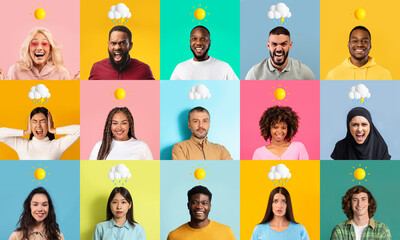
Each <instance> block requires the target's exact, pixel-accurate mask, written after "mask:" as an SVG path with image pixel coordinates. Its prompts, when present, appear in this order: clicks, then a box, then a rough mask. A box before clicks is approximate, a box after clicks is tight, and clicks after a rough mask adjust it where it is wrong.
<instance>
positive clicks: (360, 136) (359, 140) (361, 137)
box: [356, 133, 365, 142]
mask: <svg viewBox="0 0 400 240" xmlns="http://www.w3.org/2000/svg"><path fill="white" fill-rule="evenodd" d="M364 136H365V133H357V134H356V139H357V142H361V141H362V140H363V139H364Z"/></svg>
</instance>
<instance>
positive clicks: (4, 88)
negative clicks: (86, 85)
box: [0, 80, 80, 160]
mask: <svg viewBox="0 0 400 240" xmlns="http://www.w3.org/2000/svg"><path fill="white" fill-rule="evenodd" d="M38 84H44V85H46V87H47V88H48V89H49V91H50V94H51V97H50V98H49V99H48V101H47V102H46V104H45V105H42V104H40V105H39V103H38V104H36V105H35V104H34V103H33V101H32V100H31V99H30V98H29V97H28V93H29V92H30V90H31V87H33V86H37V85H38ZM79 89H80V87H79V81H51V80H48V81H22V80H19V81H1V82H0V95H1V96H2V99H3V100H2V104H1V106H2V118H1V121H0V127H7V128H14V129H22V130H26V129H27V126H28V117H29V114H30V113H31V111H32V110H33V109H34V108H36V107H45V108H47V109H48V110H49V111H50V112H51V115H52V116H53V121H54V126H55V127H56V128H57V127H64V126H68V125H73V124H79V121H80V119H79V103H80V100H79V99H80V98H79V97H80V95H79ZM62 136H64V135H56V139H58V138H60V137H62ZM26 138H27V139H29V137H28V136H26ZM0 159H1V160H15V159H18V155H17V153H16V152H15V151H14V150H13V149H12V148H10V147H8V146H7V145H5V144H4V143H0ZM61 159H62V160H65V159H68V160H79V140H78V141H76V142H75V143H74V144H72V146H71V147H69V148H68V149H67V150H66V151H65V152H64V154H63V155H62V157H61Z"/></svg>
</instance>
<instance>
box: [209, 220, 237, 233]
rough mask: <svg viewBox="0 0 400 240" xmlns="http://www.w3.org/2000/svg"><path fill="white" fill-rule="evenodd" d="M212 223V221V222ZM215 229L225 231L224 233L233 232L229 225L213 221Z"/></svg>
mask: <svg viewBox="0 0 400 240" xmlns="http://www.w3.org/2000/svg"><path fill="white" fill-rule="evenodd" d="M210 221H212V220H210ZM212 224H213V227H214V228H218V229H219V230H223V231H232V229H231V227H229V226H228V225H225V224H222V223H219V222H216V221H212Z"/></svg>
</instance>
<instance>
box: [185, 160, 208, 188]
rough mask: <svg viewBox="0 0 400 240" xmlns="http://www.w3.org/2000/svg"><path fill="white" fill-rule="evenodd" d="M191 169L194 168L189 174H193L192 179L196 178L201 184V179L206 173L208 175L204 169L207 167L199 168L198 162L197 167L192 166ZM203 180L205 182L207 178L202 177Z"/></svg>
mask: <svg viewBox="0 0 400 240" xmlns="http://www.w3.org/2000/svg"><path fill="white" fill-rule="evenodd" d="M193 169H195V170H194V172H193V173H190V175H193V176H194V177H195V179H193V180H192V181H196V179H197V180H199V184H201V180H203V179H204V178H205V177H206V176H207V175H210V174H209V173H206V170H205V169H207V167H205V168H201V164H199V167H198V168H195V167H193ZM204 181H206V182H207V179H204Z"/></svg>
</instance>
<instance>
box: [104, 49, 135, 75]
mask: <svg viewBox="0 0 400 240" xmlns="http://www.w3.org/2000/svg"><path fill="white" fill-rule="evenodd" d="M108 56H109V58H110V63H111V65H112V66H113V68H115V69H116V70H117V71H119V70H121V69H123V68H124V67H125V66H126V65H127V64H128V61H129V58H130V56H129V52H126V53H124V54H123V55H122V58H121V61H120V62H119V63H116V62H115V61H114V56H113V55H112V54H111V52H110V51H108Z"/></svg>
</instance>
